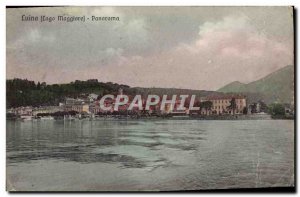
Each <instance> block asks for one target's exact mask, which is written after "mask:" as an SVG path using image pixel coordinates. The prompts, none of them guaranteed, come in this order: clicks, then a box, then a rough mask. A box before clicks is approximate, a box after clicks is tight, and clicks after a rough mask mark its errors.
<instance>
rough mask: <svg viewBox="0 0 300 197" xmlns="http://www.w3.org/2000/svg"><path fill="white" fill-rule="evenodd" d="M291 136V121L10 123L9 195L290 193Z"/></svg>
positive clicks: (292, 135) (291, 173)
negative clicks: (263, 189) (276, 189)
mask: <svg viewBox="0 0 300 197" xmlns="http://www.w3.org/2000/svg"><path fill="white" fill-rule="evenodd" d="M293 132H294V130H293V121H288V120H276V121H275V120H251V121H198V120H157V121H87V120H76V121H40V122H31V121H29V122H13V121H7V179H8V182H9V183H8V189H16V190H122V191H125V190H183V189H209V188H231V187H233V188H235V187H246V188H249V187H270V186H292V185H293V184H294V176H293V174H294V165H293V162H294V158H293V155H294V149H293V147H294V144H293V143H294V142H293V141H294V134H293ZM32 170H34V172H32ZM79 171H80V173H79V174H78V172H79ZM29 172H31V173H29ZM53 174H57V175H59V176H60V177H61V178H54V177H53V176H52V175H53ZM103 174H105V176H103ZM62 177H63V178H62ZM67 177H68V178H67Z"/></svg>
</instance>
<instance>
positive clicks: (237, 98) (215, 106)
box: [201, 95, 247, 115]
mask: <svg viewBox="0 0 300 197" xmlns="http://www.w3.org/2000/svg"><path fill="white" fill-rule="evenodd" d="M204 101H211V102H212V106H211V109H201V114H204V113H205V114H206V115H209V114H243V110H244V108H245V107H247V103H246V97H245V96H242V95H213V96H208V97H206V98H205V99H203V100H202V101H201V102H204ZM232 102H234V103H235V107H230V106H231V103H232Z"/></svg>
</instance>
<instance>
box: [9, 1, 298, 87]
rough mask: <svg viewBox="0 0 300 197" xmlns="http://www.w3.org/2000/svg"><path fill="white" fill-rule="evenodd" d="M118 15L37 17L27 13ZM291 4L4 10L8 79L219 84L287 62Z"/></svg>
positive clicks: (290, 55) (248, 79) (253, 77)
mask: <svg viewBox="0 0 300 197" xmlns="http://www.w3.org/2000/svg"><path fill="white" fill-rule="evenodd" d="M63 14H65V15H66V16H86V17H91V16H101V17H102V16H113V17H119V19H120V20H119V21H86V22H72V23H67V22H57V21H54V22H51V23H50V22H43V23H41V22H36V21H22V20H21V19H22V15H31V16H39V17H40V16H41V15H46V16H54V17H57V16H58V15H63ZM293 60H294V49H293V10H292V8H290V7H51V8H50V7H48V8H18V9H15V8H10V9H6V62H7V65H6V78H7V79H12V78H22V79H25V78H27V79H30V80H34V81H36V82H37V81H40V82H42V81H45V82H47V83H49V84H54V83H69V82H71V81H75V80H87V79H98V80H99V81H103V82H114V83H121V84H127V85H129V86H132V87H166V88H187V89H196V90H217V89H219V88H221V87H223V86H224V85H227V84H228V83H231V82H233V81H240V82H242V83H249V82H252V81H255V80H258V79H260V78H262V77H264V76H266V75H268V74H270V73H272V72H274V71H276V70H278V69H280V68H283V67H285V66H287V65H293Z"/></svg>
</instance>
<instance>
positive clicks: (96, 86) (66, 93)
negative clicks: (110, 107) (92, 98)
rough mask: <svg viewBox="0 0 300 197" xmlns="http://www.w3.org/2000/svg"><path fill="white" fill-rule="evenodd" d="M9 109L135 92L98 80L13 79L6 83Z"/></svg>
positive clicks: (127, 87)
mask: <svg viewBox="0 0 300 197" xmlns="http://www.w3.org/2000/svg"><path fill="white" fill-rule="evenodd" d="M6 88H7V89H6V99H7V102H6V103H7V108H10V107H19V106H42V105H58V103H59V102H62V101H64V98H65V97H73V98H76V97H79V96H80V95H82V94H90V93H96V94H98V95H100V96H101V95H104V94H108V93H109V94H114V93H117V92H118V90H119V89H120V88H122V89H124V91H126V92H129V93H134V92H135V90H134V89H132V88H130V87H129V86H127V85H122V84H117V83H111V82H107V83H103V82H98V80H97V79H91V80H87V81H79V80H76V81H75V82H71V83H67V84H46V83H45V82H42V83H40V82H38V83H35V82H34V81H30V80H27V79H11V80H7V81H6Z"/></svg>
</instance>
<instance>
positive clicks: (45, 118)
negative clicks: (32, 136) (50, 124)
mask: <svg viewBox="0 0 300 197" xmlns="http://www.w3.org/2000/svg"><path fill="white" fill-rule="evenodd" d="M40 120H54V118H53V117H52V116H44V117H41V118H40Z"/></svg>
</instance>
